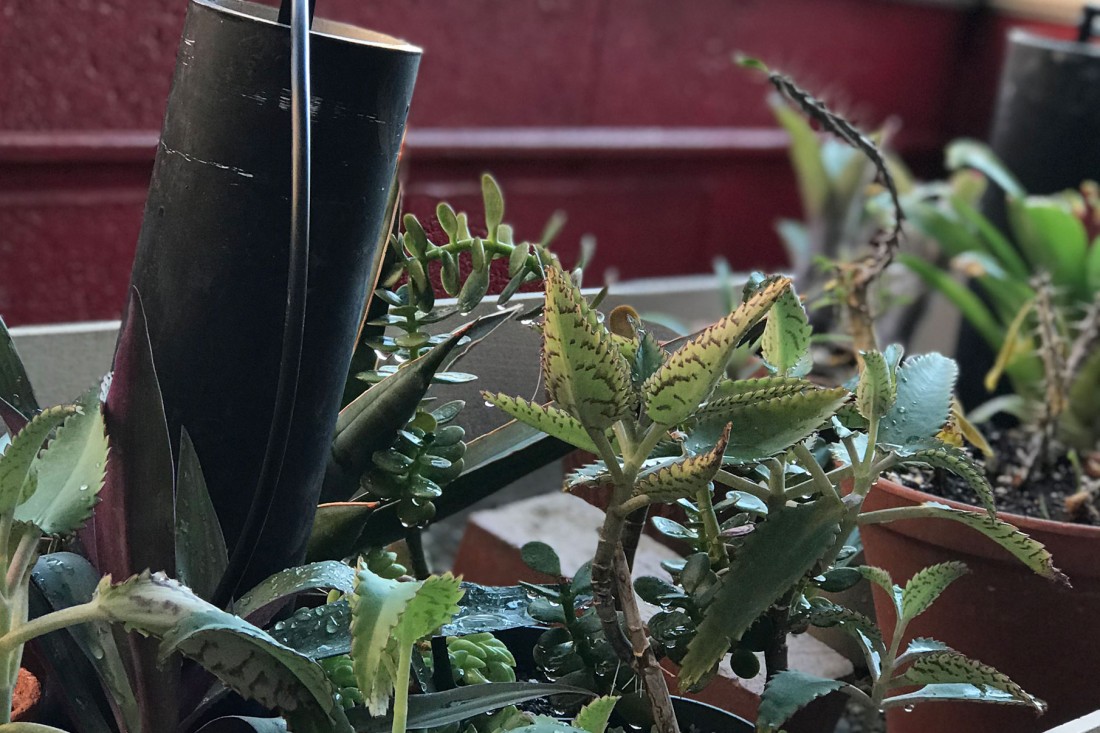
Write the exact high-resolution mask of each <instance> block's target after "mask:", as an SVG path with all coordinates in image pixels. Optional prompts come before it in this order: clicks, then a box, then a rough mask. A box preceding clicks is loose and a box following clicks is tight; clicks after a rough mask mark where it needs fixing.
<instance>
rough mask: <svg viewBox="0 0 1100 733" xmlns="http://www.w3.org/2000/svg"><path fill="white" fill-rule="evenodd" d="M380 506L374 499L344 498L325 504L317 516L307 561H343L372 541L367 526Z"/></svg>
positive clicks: (314, 519) (318, 509) (307, 546)
mask: <svg viewBox="0 0 1100 733" xmlns="http://www.w3.org/2000/svg"><path fill="white" fill-rule="evenodd" d="M377 508H378V503H377V502H373V501H341V502H332V503H329V504H321V505H320V506H318V507H317V513H316V514H315V515H314V517H313V528H312V529H311V530H310V534H309V543H308V544H307V545H306V562H320V561H322V560H342V559H344V558H346V557H351V556H352V555H354V554H355V553H356V552H357V551H358V550H360V549H362V548H363V547H364V546H365V545H367V544H369V540H366V541H364V540H362V537H363V528H364V527H365V526H366V524H367V521H368V520H369V519H370V517H371V515H372V514H374V512H375V510H376V509H377Z"/></svg>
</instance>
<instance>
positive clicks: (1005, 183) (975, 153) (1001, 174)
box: [944, 139, 1027, 196]
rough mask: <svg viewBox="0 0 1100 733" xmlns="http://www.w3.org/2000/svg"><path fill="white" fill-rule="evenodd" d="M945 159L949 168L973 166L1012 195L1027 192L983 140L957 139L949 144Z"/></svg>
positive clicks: (956, 168)
mask: <svg viewBox="0 0 1100 733" xmlns="http://www.w3.org/2000/svg"><path fill="white" fill-rule="evenodd" d="M944 159H945V165H946V166H947V169H948V170H951V171H955V170H959V169H960V168H973V169H974V170H977V171H979V172H980V173H983V174H985V175H986V176H987V177H988V178H989V179H990V180H992V181H993V182H994V183H996V184H997V185H998V186H1000V187H1001V188H1002V189H1004V192H1005V193H1007V194H1008V195H1010V196H1023V195H1024V194H1026V193H1027V192H1026V191H1025V190H1024V187H1023V186H1021V185H1020V182H1019V181H1017V180H1016V177H1015V176H1013V175H1012V173H1010V172H1009V170H1008V168H1006V167H1005V165H1004V163H1002V162H1001V161H1000V160H999V159H998V158H997V156H996V154H995V153H994V152H993V149H992V148H990V147H989V146H988V145H986V144H985V143H983V142H979V141H978V140H967V139H962V140H956V141H954V142H952V143H951V144H950V145H948V146H947V150H946V152H945V154H944Z"/></svg>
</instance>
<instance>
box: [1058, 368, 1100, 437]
mask: <svg viewBox="0 0 1100 733" xmlns="http://www.w3.org/2000/svg"><path fill="white" fill-rule="evenodd" d="M1066 403H1067V404H1066V411H1065V412H1064V413H1062V417H1061V419H1060V420H1059V421H1058V436H1059V437H1060V438H1061V439H1062V440H1064V441H1065V442H1066V443H1067V444H1068V445H1071V446H1073V447H1075V448H1077V450H1078V451H1080V452H1082V453H1088V452H1089V451H1092V450H1094V449H1095V447H1096V445H1097V443H1098V442H1100V349H1098V350H1096V351H1094V352H1093V353H1092V354H1091V355H1090V356H1088V357H1087V358H1086V359H1085V363H1084V364H1083V365H1081V367H1080V368H1079V369H1078V370H1077V375H1076V377H1075V378H1074V379H1073V381H1072V382H1071V383H1070V387H1069V399H1068V400H1066Z"/></svg>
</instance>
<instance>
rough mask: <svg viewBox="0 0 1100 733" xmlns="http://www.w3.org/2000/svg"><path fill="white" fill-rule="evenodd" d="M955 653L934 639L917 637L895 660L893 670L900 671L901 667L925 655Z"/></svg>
mask: <svg viewBox="0 0 1100 733" xmlns="http://www.w3.org/2000/svg"><path fill="white" fill-rule="evenodd" d="M952 651H955V650H954V649H952V648H951V647H949V646H947V644H944V643H943V642H942V641H936V640H935V639H929V638H927V637H922V636H918V637H917V638H916V639H913V640H911V641H910V642H909V646H907V647H906V648H905V652H903V653H902V654H901V656H899V657H898V658H897V663H896V664H895V665H894V668H895V669H900V668H901V667H902V665H904V664H908V663H909V662H911V661H913V660H914V659H916V658H917V657H922V656H924V655H926V654H935V653H937V652H952Z"/></svg>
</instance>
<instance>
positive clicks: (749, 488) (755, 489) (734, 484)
mask: <svg viewBox="0 0 1100 733" xmlns="http://www.w3.org/2000/svg"><path fill="white" fill-rule="evenodd" d="M714 480H715V481H717V482H718V483H720V484H724V485H725V486H729V487H730V488H731V489H736V490H737V491H743V492H745V493H746V494H751V495H752V496H755V497H756V498H757V499H760V500H761V501H764V502H766V501H768V499H770V498H771V493H770V492H768V491H767V490H766V489H764V488H763V487H761V486H760V484H758V483H756V482H755V481H750V480H748V479H747V478H744V477H742V476H738V475H737V474H735V473H730V472H729V471H726V470H719V471H718V473H716V474H715V475H714Z"/></svg>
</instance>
